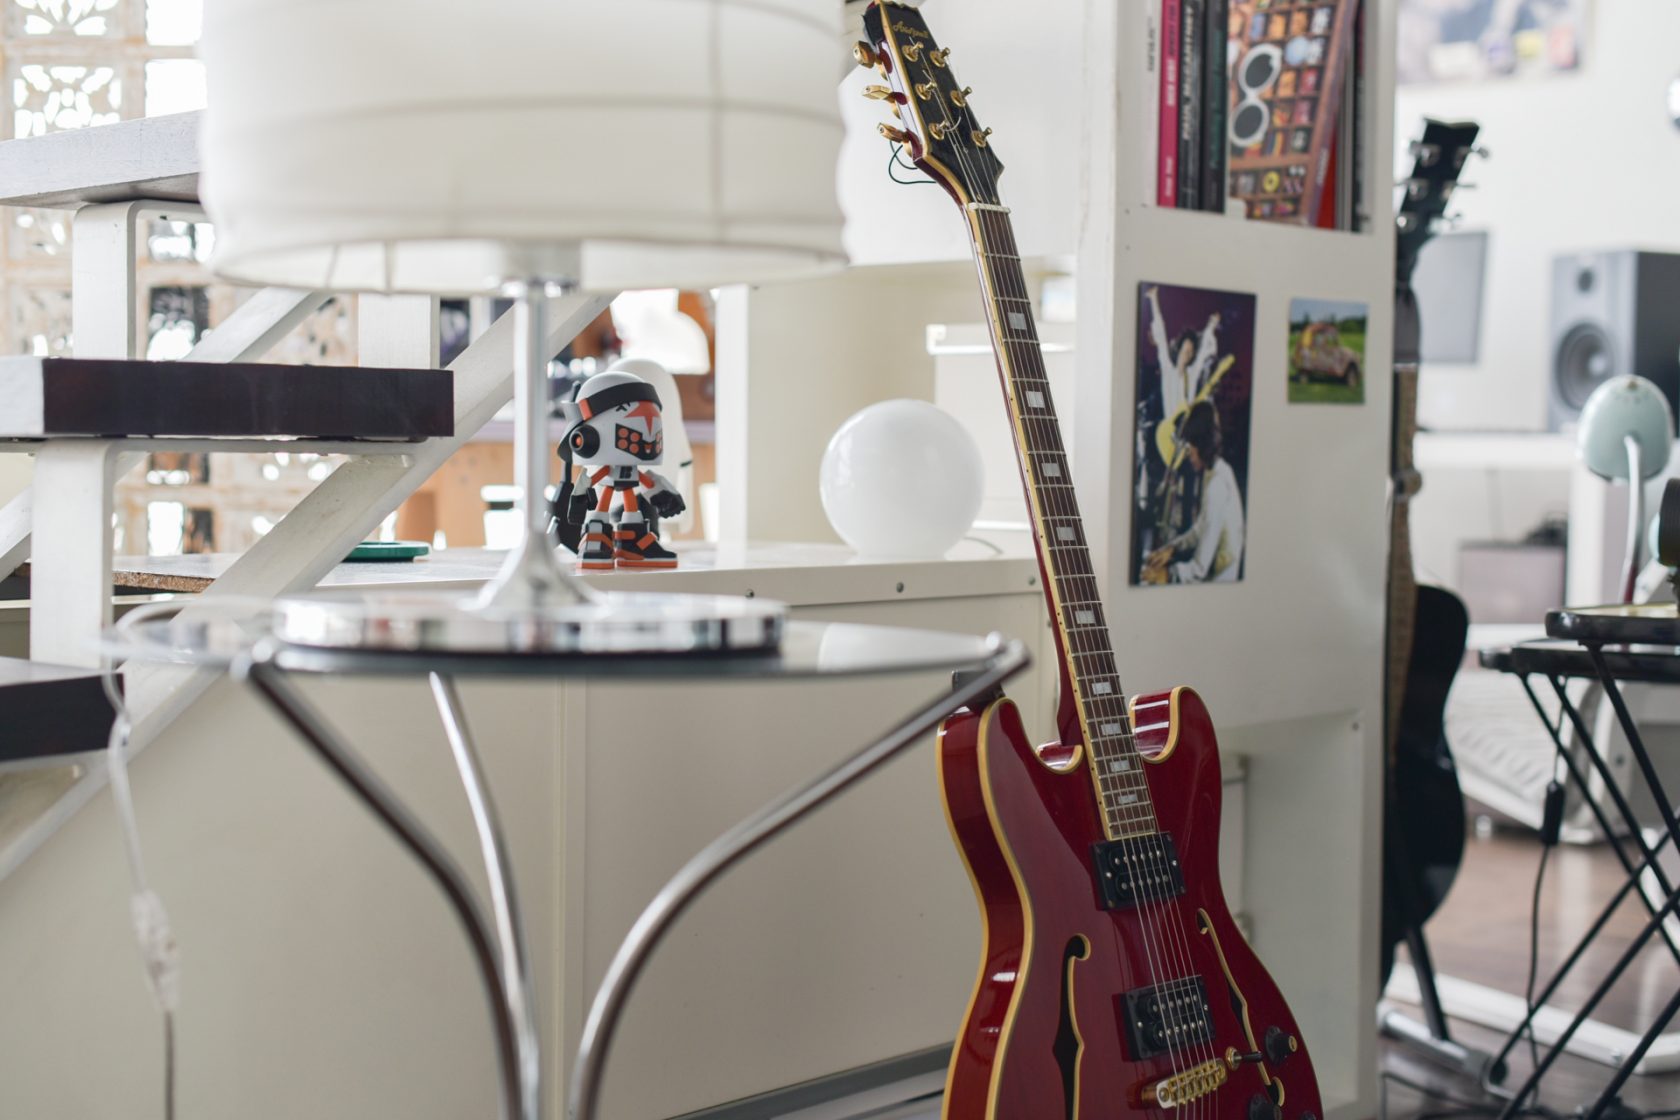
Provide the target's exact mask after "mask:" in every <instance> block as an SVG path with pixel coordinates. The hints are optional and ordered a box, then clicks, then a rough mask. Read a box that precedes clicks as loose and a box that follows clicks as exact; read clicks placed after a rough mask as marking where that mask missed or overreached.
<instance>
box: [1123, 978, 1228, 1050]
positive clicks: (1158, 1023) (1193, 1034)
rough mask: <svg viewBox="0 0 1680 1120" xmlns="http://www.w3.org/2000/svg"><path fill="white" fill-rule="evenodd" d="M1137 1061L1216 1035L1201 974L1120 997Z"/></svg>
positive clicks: (1200, 1041)
mask: <svg viewBox="0 0 1680 1120" xmlns="http://www.w3.org/2000/svg"><path fill="white" fill-rule="evenodd" d="M1120 1001H1124V1007H1123V1009H1121V1013H1122V1015H1123V1016H1124V1019H1123V1021H1124V1023H1125V1027H1126V1041H1127V1043H1128V1044H1130V1047H1131V1051H1132V1060H1133V1061H1135V1062H1141V1061H1144V1060H1145V1059H1147V1058H1153V1057H1154V1056H1155V1055H1157V1054H1165V1053H1166V1052H1167V1051H1168V1050H1184V1049H1188V1048H1189V1047H1191V1046H1200V1045H1203V1044H1205V1043H1208V1042H1210V1041H1212V1039H1213V1020H1212V1018H1211V1017H1210V1016H1209V1015H1208V996H1207V985H1206V984H1204V983H1203V982H1202V978H1201V977H1200V976H1187V977H1185V978H1183V979H1181V980H1170V981H1168V982H1167V983H1165V984H1157V985H1155V986H1154V987H1152V988H1136V989H1133V990H1132V991H1129V992H1127V993H1126V994H1125V995H1123V996H1120V997H1118V998H1117V1000H1116V1002H1120Z"/></svg>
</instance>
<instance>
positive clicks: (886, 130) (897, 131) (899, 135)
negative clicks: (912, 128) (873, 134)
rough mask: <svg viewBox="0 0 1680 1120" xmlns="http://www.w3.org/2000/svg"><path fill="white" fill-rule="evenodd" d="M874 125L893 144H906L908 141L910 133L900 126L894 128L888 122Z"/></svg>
mask: <svg viewBox="0 0 1680 1120" xmlns="http://www.w3.org/2000/svg"><path fill="white" fill-rule="evenodd" d="M875 127H876V129H877V130H879V132H880V133H881V135H882V136H885V137H886V138H887V139H888V140H891V141H892V142H893V143H894V144H908V143H909V142H910V134H909V133H908V132H906V131H904V130H903V129H902V128H894V127H893V126H892V125H890V124H878V125H876V126H875Z"/></svg>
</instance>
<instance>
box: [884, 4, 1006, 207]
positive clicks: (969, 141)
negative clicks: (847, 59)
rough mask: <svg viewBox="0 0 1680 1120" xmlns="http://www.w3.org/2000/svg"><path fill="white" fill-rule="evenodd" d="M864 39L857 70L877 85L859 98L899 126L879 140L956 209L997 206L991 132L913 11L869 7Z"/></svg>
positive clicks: (998, 168) (997, 170)
mask: <svg viewBox="0 0 1680 1120" xmlns="http://www.w3.org/2000/svg"><path fill="white" fill-rule="evenodd" d="M863 28H864V33H865V35H867V36H868V38H866V39H865V40H863V41H861V42H859V43H858V45H857V47H856V49H855V50H854V52H853V53H854V55H855V56H856V58H857V61H858V65H860V66H865V67H868V68H870V69H873V70H875V71H876V72H877V73H878V74H880V76H881V78H882V79H883V82H884V84H881V85H872V86H869V87H868V88H867V89H866V90H865V93H864V95H865V96H866V97H870V98H873V99H875V100H877V101H882V102H884V103H886V104H887V105H889V106H891V107H892V109H893V111H894V113H896V114H897V117H898V123H897V124H896V125H892V124H882V125H881V134H882V135H883V136H885V137H886V138H887V139H889V140H891V141H893V142H894V143H898V144H902V145H904V147H905V149H906V150H907V151H908V152H909V153H910V158H911V160H913V161H914V162H915V164H916V166H917V167H918V168H920V169H921V170H922V172H923V173H924V174H926V175H927V176H928V177H929V178H931V179H933V180H934V181H936V182H938V183H939V184H941V185H942V186H944V188H945V189H946V190H948V191H950V192H951V194H952V195H953V196H955V197H956V199H957V201H959V202H962V203H969V202H985V203H993V204H995V203H996V202H997V201H998V191H997V184H998V177H999V176H1000V175H1002V173H1003V164H1002V163H1001V162H999V161H998V158H997V156H996V155H995V154H994V153H993V151H992V146H991V139H990V137H991V132H992V130H991V129H989V128H986V127H985V126H984V125H982V124H981V123H980V122H979V120H978V118H976V117H975V115H974V108H973V106H972V104H970V100H969V99H970V97H971V96H972V94H973V92H974V91H973V90H971V89H969V88H968V87H966V86H963V85H961V84H959V83H958V82H957V78H956V74H955V73H953V72H952V70H951V67H950V65H949V62H948V59H949V56H950V53H951V52H950V51H949V50H942V49H941V48H940V46H939V44H938V43H937V42H936V41H935V40H934V38H933V33H932V32H931V31H929V30H928V26H927V21H925V20H924V19H923V18H922V15H921V13H920V12H918V11H917V10H916V9H915V8H912V7H910V6H909V5H907V4H899V3H894V2H893V0H876V2H875V3H873V4H871V5H870V6H869V9H868V11H866V12H865V13H864V16H863Z"/></svg>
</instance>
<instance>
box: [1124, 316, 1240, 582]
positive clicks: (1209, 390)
mask: <svg viewBox="0 0 1680 1120" xmlns="http://www.w3.org/2000/svg"><path fill="white" fill-rule="evenodd" d="M1253 373H1254V297H1253V296H1252V295H1246V294H1243V293H1239V292H1220V291H1212V290H1208V289H1203V288H1183V287H1174V286H1172V285H1166V284H1150V283H1145V284H1142V285H1140V286H1139V290H1138V378H1137V428H1136V431H1137V440H1136V448H1135V462H1134V468H1133V469H1134V475H1133V481H1134V488H1133V499H1134V508H1133V515H1132V564H1131V582H1132V583H1133V584H1134V585H1136V584H1169V583H1234V582H1236V581H1237V580H1240V579H1241V578H1242V572H1243V560H1244V553H1245V551H1246V547H1245V546H1246V544H1247V540H1248V532H1247V528H1248V526H1247V516H1246V510H1247V504H1248V503H1247V494H1248V443H1249V413H1250V404H1251V400H1252V385H1253Z"/></svg>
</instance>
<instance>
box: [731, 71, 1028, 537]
mask: <svg viewBox="0 0 1680 1120" xmlns="http://www.w3.org/2000/svg"><path fill="white" fill-rule="evenodd" d="M952 57H953V59H954V58H955V55H953V56H952ZM953 64H954V63H953ZM905 189H906V190H908V189H909V188H905ZM927 193H929V194H937V199H936V201H937V202H938V203H939V204H940V209H941V211H942V212H941V213H940V215H939V217H940V219H941V220H940V221H938V222H937V223H930V224H933V225H937V226H939V227H946V228H950V229H952V230H955V231H957V234H958V236H962V230H963V228H964V226H963V219H962V215H961V213H960V212H959V211H958V210H957V207H956V204H955V203H953V202H952V201H951V200H950V199H949V198H947V197H946V196H945V194H944V193H943V192H935V191H932V190H929V191H928V192H927ZM854 224H856V223H854ZM964 245H965V248H964V250H963V252H964V254H965V255H964V258H963V259H962V260H961V261H953V262H951V263H949V264H921V265H893V266H884V267H879V268H852V269H850V270H848V271H846V272H843V273H840V274H837V275H835V276H830V277H825V278H823V279H820V280H811V281H806V282H803V283H794V284H776V285H772V286H769V287H764V288H743V287H737V288H725V289H723V290H722V291H721V292H720V293H719V295H718V315H717V320H718V358H717V361H718V378H717V394H718V397H717V431H718V484H719V486H718V488H719V491H720V493H721V495H722V499H723V509H722V513H721V516H720V518H719V521H720V522H721V526H722V532H723V535H724V538H725V539H727V540H730V541H744V540H755V541H838V540H839V537H837V536H836V535H835V533H834V530H833V529H832V528H831V527H830V526H829V524H828V518H827V516H826V515H825V514H824V513H823V510H822V503H821V500H820V499H819V497H818V491H817V478H818V473H819V472H818V468H819V467H820V466H821V463H822V456H823V451H824V450H825V449H826V448H827V446H828V440H829V437H830V436H832V435H833V434H834V431H835V429H836V428H838V427H839V426H840V424H841V423H842V422H843V421H844V420H845V419H846V418H847V417H849V416H851V415H852V414H853V413H854V412H856V411H857V410H858V409H860V408H863V407H864V406H866V405H870V404H873V403H875V402H876V401H881V400H888V399H891V398H895V397H911V398H915V399H917V400H929V401H931V400H932V399H933V385H934V360H933V358H932V357H930V356H929V354H928V352H927V326H928V324H930V323H972V322H978V321H979V320H980V318H981V314H982V312H981V305H980V290H979V284H978V281H977V280H976V278H975V274H974V266H973V265H972V264H971V263H969V260H968V258H967V255H966V254H967V252H968V250H967V248H966V242H964ZM989 390H990V392H991V393H992V395H993V397H994V398H995V404H996V406H997V408H998V411H999V413H1000V414H1001V412H1002V409H1003V398H1002V393H1001V390H999V389H998V388H997V387H996V382H995V381H994V382H993V384H992V385H991V386H990V387H989Z"/></svg>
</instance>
